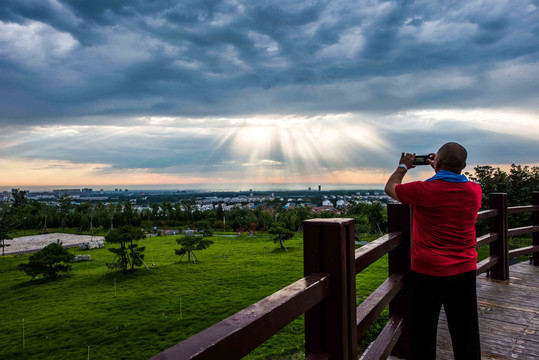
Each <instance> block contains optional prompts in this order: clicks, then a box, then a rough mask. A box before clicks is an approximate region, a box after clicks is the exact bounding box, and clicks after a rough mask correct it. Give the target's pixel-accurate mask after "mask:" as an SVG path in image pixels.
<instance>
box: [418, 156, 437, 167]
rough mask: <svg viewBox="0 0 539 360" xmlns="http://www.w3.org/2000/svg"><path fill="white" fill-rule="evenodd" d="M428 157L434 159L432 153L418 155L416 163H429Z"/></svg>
mask: <svg viewBox="0 0 539 360" xmlns="http://www.w3.org/2000/svg"><path fill="white" fill-rule="evenodd" d="M428 159H431V160H434V159H433V158H432V156H431V155H416V156H415V160H414V165H429V163H428V161H427V160H428Z"/></svg>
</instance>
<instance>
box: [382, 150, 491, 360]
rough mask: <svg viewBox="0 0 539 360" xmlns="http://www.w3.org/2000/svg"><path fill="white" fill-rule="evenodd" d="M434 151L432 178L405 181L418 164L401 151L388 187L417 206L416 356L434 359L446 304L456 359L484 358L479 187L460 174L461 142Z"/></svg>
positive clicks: (413, 282) (414, 273)
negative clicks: (478, 283)
mask: <svg viewBox="0 0 539 360" xmlns="http://www.w3.org/2000/svg"><path fill="white" fill-rule="evenodd" d="M431 155H432V156H433V157H434V159H433V160H428V161H429V163H430V164H431V166H432V167H433V169H434V171H435V172H436V174H435V175H434V176H433V177H432V178H430V179H428V180H426V181H414V182H411V183H406V184H402V179H403V178H404V175H405V174H406V172H407V171H408V170H409V169H412V168H414V167H415V165H414V164H413V163H414V160H415V154H409V153H407V154H405V153H402V156H401V159H400V161H399V167H398V168H397V170H395V172H394V173H393V174H392V175H391V177H390V178H389V180H388V181H387V184H386V187H385V191H386V193H387V194H388V195H389V196H391V197H392V198H393V199H395V200H398V201H400V202H402V203H404V204H409V205H412V208H413V234H412V254H411V255H412V272H411V275H410V288H411V300H412V324H411V326H412V359H414V360H415V359H433V360H434V359H435V358H436V332H437V328H438V317H439V315H440V309H441V307H442V305H443V306H444V310H445V313H446V316H447V322H448V326H449V331H450V333H451V341H452V344H453V353H454V356H455V359H456V360H461V359H462V360H464V359H465V360H469V359H481V349H480V344H479V326H478V321H477V295H476V283H475V278H476V270H477V252H476V251H475V244H476V241H477V240H476V234H475V221H476V219H477V212H478V211H479V208H480V207H481V187H480V186H479V185H478V184H476V183H474V182H471V181H468V179H467V178H466V176H464V175H461V171H462V169H464V167H465V166H466V157H467V152H466V149H464V147H462V146H461V145H459V144H457V143H447V144H445V145H443V146H442V147H441V148H440V150H438V153H436V154H431Z"/></svg>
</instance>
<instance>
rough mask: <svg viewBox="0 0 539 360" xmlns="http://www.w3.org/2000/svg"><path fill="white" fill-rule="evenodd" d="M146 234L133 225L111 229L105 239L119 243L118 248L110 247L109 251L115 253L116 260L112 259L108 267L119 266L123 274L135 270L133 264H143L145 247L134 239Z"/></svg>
mask: <svg viewBox="0 0 539 360" xmlns="http://www.w3.org/2000/svg"><path fill="white" fill-rule="evenodd" d="M145 237H146V234H145V233H144V231H142V230H141V229H138V228H135V227H133V226H129V225H127V226H122V227H120V228H118V229H114V230H111V231H110V232H109V233H108V234H107V235H106V236H105V240H106V241H107V242H110V243H112V244H119V245H120V247H119V248H110V249H109V251H110V252H112V253H114V254H116V256H115V257H114V259H116V257H119V258H118V261H115V260H113V262H112V264H110V265H109V267H116V268H121V269H122V272H123V273H124V274H128V273H130V272H134V271H135V266H141V265H143V259H144V254H142V252H143V251H144V249H145V247H139V246H138V244H136V243H135V242H134V241H136V240H140V239H144V238H145Z"/></svg>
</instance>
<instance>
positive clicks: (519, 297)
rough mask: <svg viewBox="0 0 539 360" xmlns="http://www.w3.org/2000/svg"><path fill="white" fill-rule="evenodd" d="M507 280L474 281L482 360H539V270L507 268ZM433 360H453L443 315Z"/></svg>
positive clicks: (522, 265)
mask: <svg viewBox="0 0 539 360" xmlns="http://www.w3.org/2000/svg"><path fill="white" fill-rule="evenodd" d="M510 275H511V277H510V278H509V280H506V281H498V280H492V279H489V278H487V277H486V276H484V275H480V276H478V277H477V296H478V301H477V303H478V308H479V331H480V335H481V353H482V359H483V360H486V359H496V360H500V359H502V360H505V359H507V360H509V359H512V360H514V359H517V360H531V359H535V360H537V359H539V266H533V265H530V264H529V263H528V262H527V261H526V262H521V263H518V264H515V265H511V267H510ZM436 359H438V360H452V359H453V350H452V348H451V337H450V335H449V330H448V328H447V320H446V318H445V314H444V312H443V311H442V314H441V316H440V322H439V324H438V350H437V356H436Z"/></svg>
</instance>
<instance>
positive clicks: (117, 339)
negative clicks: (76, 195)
mask: <svg viewBox="0 0 539 360" xmlns="http://www.w3.org/2000/svg"><path fill="white" fill-rule="evenodd" d="M212 240H213V241H214V242H215V243H214V244H213V245H212V246H211V247H210V248H209V249H206V250H204V251H202V252H197V254H196V255H197V257H198V259H199V260H200V262H198V263H197V264H192V263H191V264H187V263H186V262H185V258H184V259H183V262H182V263H179V262H178V260H179V257H178V256H176V255H175V254H174V249H175V248H178V245H177V244H176V242H175V237H173V236H163V237H153V238H147V239H145V240H142V241H140V242H139V243H140V245H141V246H146V252H145V254H146V258H145V261H146V263H147V264H148V266H149V267H150V270H149V271H148V270H146V269H144V268H139V269H138V271H137V272H136V273H134V274H131V275H123V274H121V273H120V272H117V271H113V272H109V274H108V275H107V276H104V274H105V271H106V270H107V266H106V263H108V262H110V261H112V258H113V254H112V253H111V252H109V251H107V249H95V250H90V251H83V252H80V251H76V250H70V251H72V252H73V253H74V254H75V255H78V254H91V256H92V259H93V261H92V262H89V263H76V264H74V265H73V266H74V270H73V271H72V272H70V273H67V274H65V275H64V276H63V277H59V278H56V279H38V280H32V281H30V279H29V277H28V276H27V275H26V274H24V273H23V272H20V271H17V270H16V266H17V265H18V264H19V263H21V262H27V260H28V255H20V256H6V257H4V258H0V274H1V276H2V281H0V304H2V315H1V316H2V321H1V322H0V333H1V334H2V340H1V341H0V359H87V358H88V351H89V354H90V358H91V359H147V358H149V357H151V356H152V355H155V354H157V353H159V352H160V351H162V350H164V349H167V348H169V347H170V346H172V345H174V344H176V343H178V342H180V341H182V340H184V339H185V338H187V337H189V336H191V335H194V334H196V333H198V332H199V331H201V330H203V329H205V328H207V327H209V326H211V325H213V324H215V323H216V322H218V321H220V320H222V319H224V318H226V317H228V316H230V315H232V314H234V313H236V312H237V311H239V310H241V309H243V308H245V307H247V306H249V305H251V304H253V303H255V302H256V301H259V300H261V299H262V298H264V297H266V296H268V295H270V294H271V293H273V292H275V291H277V290H279V289H281V288H283V287H284V286H286V285H288V284H290V283H292V282H294V281H296V280H297V279H299V278H301V277H302V276H303V252H302V251H303V249H302V247H303V246H302V238H301V234H298V235H296V237H295V238H294V239H292V240H289V241H287V243H286V244H287V247H288V250H289V251H288V252H282V251H281V250H279V249H276V248H274V244H273V242H272V240H271V238H270V236H269V235H256V236H253V237H249V236H248V235H245V236H241V237H213V238H212ZM487 253H488V248H482V249H480V258H484V257H485V256H487ZM152 264H154V265H152ZM386 277H387V259H386V258H385V257H384V258H382V259H381V260H379V261H378V262H376V263H375V264H373V265H371V266H370V267H369V268H368V269H366V270H365V271H364V272H362V273H361V275H360V276H358V277H357V301H358V303H359V302H361V301H362V300H363V299H365V298H366V297H367V296H368V295H369V294H370V293H371V292H372V291H373V290H374V289H375V288H376V287H377V286H378V285H379V284H381V283H382V282H383V281H384V280H385V279H386ZM385 320H387V310H386V312H384V313H383V315H382V317H381V318H380V319H379V321H378V322H377V323H375V325H373V332H372V334H374V333H376V330H379V329H381V327H382V326H383V323H384V321H385ZM23 324H24V326H23ZM23 329H24V335H23ZM372 334H371V335H370V336H367V339H365V341H364V342H363V345H366V344H368V342H369V341H371V340H372V336H373V335H372ZM303 336H304V335H303V318H299V319H297V320H296V321H294V322H292V323H291V324H289V325H288V326H286V327H285V328H284V329H283V330H282V331H281V332H279V333H278V334H277V335H275V336H274V337H273V338H272V339H270V340H268V341H267V342H266V343H264V344H262V345H261V346H260V347H259V348H257V349H256V350H255V351H254V352H253V353H251V354H250V355H248V356H247V357H246V358H247V359H292V358H302V352H303V344H304V337H303Z"/></svg>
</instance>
